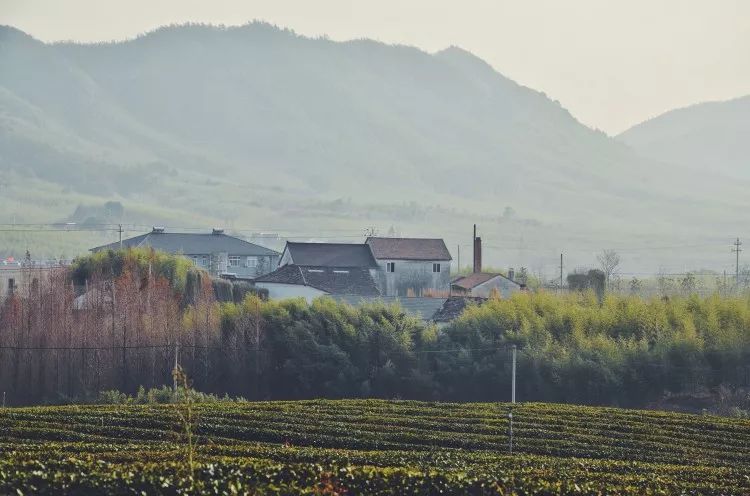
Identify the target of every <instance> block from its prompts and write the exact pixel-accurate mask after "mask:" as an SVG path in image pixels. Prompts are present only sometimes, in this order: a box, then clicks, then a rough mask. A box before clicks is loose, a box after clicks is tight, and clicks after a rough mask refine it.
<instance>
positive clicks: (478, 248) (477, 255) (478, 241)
mask: <svg viewBox="0 0 750 496" xmlns="http://www.w3.org/2000/svg"><path fill="white" fill-rule="evenodd" d="M478 272H482V238H478V237H477V225H476V224H474V273H478Z"/></svg>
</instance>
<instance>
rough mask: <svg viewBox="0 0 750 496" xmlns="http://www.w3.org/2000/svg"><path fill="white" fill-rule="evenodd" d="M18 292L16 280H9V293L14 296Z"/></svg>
mask: <svg viewBox="0 0 750 496" xmlns="http://www.w3.org/2000/svg"><path fill="white" fill-rule="evenodd" d="M15 290H16V280H15V279H13V278H10V279H8V293H9V294H13V292H14V291H15Z"/></svg>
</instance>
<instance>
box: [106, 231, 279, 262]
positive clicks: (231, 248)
mask: <svg viewBox="0 0 750 496" xmlns="http://www.w3.org/2000/svg"><path fill="white" fill-rule="evenodd" d="M119 246H120V244H119V242H114V243H110V244H108V245H103V246H97V247H96V248H92V249H91V251H93V252H97V251H100V250H108V249H112V250H116V249H118V248H119ZM122 246H123V248H136V247H147V248H154V249H155V250H161V251H166V252H168V253H183V254H185V255H205V254H210V253H227V254H229V255H239V256H278V255H279V253H278V252H276V251H274V250H271V249H269V248H266V247H264V246H260V245H256V244H254V243H250V242H248V241H245V240H242V239H240V238H235V237H234V236H228V235H226V234H223V233H218V234H208V233H206V234H204V233H170V232H150V233H147V234H141V235H140V236H135V237H133V238H128V239H123V240H122Z"/></svg>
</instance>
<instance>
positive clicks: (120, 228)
mask: <svg viewBox="0 0 750 496" xmlns="http://www.w3.org/2000/svg"><path fill="white" fill-rule="evenodd" d="M117 233H118V234H119V235H120V249H121V250H122V224H117Z"/></svg>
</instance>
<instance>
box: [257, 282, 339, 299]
mask: <svg viewBox="0 0 750 496" xmlns="http://www.w3.org/2000/svg"><path fill="white" fill-rule="evenodd" d="M255 286H256V287H258V288H264V289H267V290H268V297H269V298H272V299H274V300H283V299H285V298H304V299H305V300H307V302H308V303H310V302H312V301H313V300H314V299H315V298H317V297H319V296H323V295H326V294H328V293H326V292H325V291H321V290H319V289H315V288H311V287H310V286H302V285H301V284H282V283H278V282H258V283H255Z"/></svg>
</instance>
